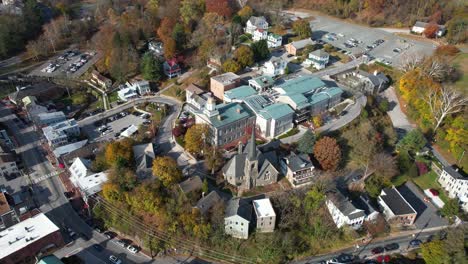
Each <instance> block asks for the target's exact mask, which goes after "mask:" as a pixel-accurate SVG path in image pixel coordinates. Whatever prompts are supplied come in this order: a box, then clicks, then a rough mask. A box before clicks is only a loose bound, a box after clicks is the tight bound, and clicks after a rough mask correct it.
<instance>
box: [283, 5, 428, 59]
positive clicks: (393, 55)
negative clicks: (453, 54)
mask: <svg viewBox="0 0 468 264" xmlns="http://www.w3.org/2000/svg"><path fill="white" fill-rule="evenodd" d="M282 16H283V17H284V18H285V19H291V20H295V19H297V17H301V18H307V17H310V16H311V15H309V14H307V13H305V12H293V11H285V12H283V13H282ZM313 17H314V19H313V20H312V21H311V22H310V25H311V27H312V39H313V40H315V41H317V42H324V43H329V44H331V45H333V46H335V47H337V48H339V49H340V50H342V51H343V53H347V54H349V55H351V54H353V55H359V54H364V53H367V54H368V55H370V57H371V59H374V60H376V61H380V62H382V63H385V64H387V65H391V66H396V67H399V66H400V65H401V62H403V61H404V58H405V57H406V56H411V55H413V54H415V55H430V54H432V52H433V51H434V50H435V48H436V47H435V46H434V45H433V44H432V43H430V42H424V41H418V40H413V39H407V38H403V37H400V36H397V35H394V34H392V33H390V32H387V31H384V30H382V29H377V28H370V27H366V26H361V25H357V24H353V23H349V22H346V21H343V20H339V19H334V18H330V17H327V16H321V15H315V14H314V15H313ZM378 40H380V42H381V43H377V41H378ZM382 40H383V42H382ZM347 43H348V44H347ZM375 44H377V45H375ZM368 46H369V47H368ZM372 46H374V47H372Z"/></svg>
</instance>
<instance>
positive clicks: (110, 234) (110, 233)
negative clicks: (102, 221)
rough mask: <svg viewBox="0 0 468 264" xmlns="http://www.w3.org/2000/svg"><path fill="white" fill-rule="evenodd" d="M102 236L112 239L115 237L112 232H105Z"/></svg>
mask: <svg viewBox="0 0 468 264" xmlns="http://www.w3.org/2000/svg"><path fill="white" fill-rule="evenodd" d="M104 236H105V237H107V238H108V239H112V238H114V237H115V235H114V233H112V232H105V233H104Z"/></svg>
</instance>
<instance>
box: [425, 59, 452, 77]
mask: <svg viewBox="0 0 468 264" xmlns="http://www.w3.org/2000/svg"><path fill="white" fill-rule="evenodd" d="M422 70H423V72H424V74H426V75H427V76H429V77H431V78H432V79H434V80H437V81H439V82H440V81H443V80H444V79H445V78H446V77H447V75H448V74H449V73H450V71H451V67H450V65H448V64H447V62H445V61H443V60H440V59H436V58H430V59H426V60H425V62H424V64H423V67H422Z"/></svg>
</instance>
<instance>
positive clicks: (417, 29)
mask: <svg viewBox="0 0 468 264" xmlns="http://www.w3.org/2000/svg"><path fill="white" fill-rule="evenodd" d="M429 25H430V23H425V22H421V21H416V23H414V26H413V27H412V28H411V32H413V33H417V34H422V33H424V31H425V30H426V28H427V26H429ZM436 25H437V24H436ZM437 27H438V29H437V32H436V36H437V37H442V36H443V35H444V34H445V33H446V32H447V29H446V28H445V26H443V25H437Z"/></svg>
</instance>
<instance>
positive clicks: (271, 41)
mask: <svg viewBox="0 0 468 264" xmlns="http://www.w3.org/2000/svg"><path fill="white" fill-rule="evenodd" d="M267 44H268V48H270V49H274V48H279V47H281V45H282V44H283V37H282V36H281V35H278V34H274V33H269V34H268V37H267Z"/></svg>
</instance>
